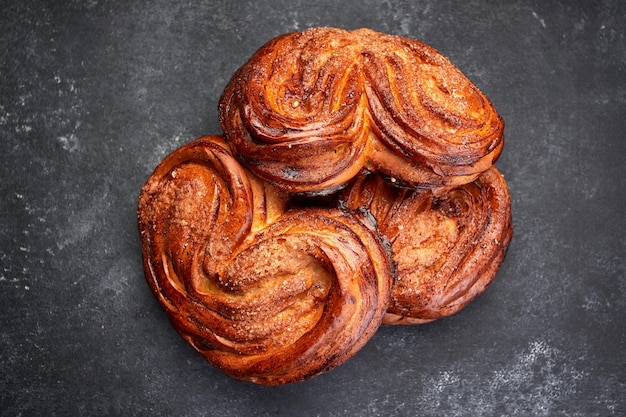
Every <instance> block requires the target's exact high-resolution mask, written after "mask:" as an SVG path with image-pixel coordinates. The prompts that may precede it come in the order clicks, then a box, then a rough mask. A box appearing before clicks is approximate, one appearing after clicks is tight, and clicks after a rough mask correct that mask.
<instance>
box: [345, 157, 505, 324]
mask: <svg viewBox="0 0 626 417" xmlns="http://www.w3.org/2000/svg"><path fill="white" fill-rule="evenodd" d="M341 200H342V204H344V205H345V206H347V207H351V208H355V207H367V208H368V209H369V210H371V212H372V214H373V215H374V217H375V218H376V219H377V221H378V224H379V227H380V231H381V233H383V234H384V235H385V236H386V237H387V238H388V239H389V241H390V242H391V247H392V250H393V259H394V261H395V262H396V263H397V268H398V278H397V282H396V285H395V287H394V288H393V291H392V296H391V301H390V305H389V308H388V310H387V315H386V316H385V318H384V320H383V322H384V323H385V324H420V323H427V322H429V321H433V320H436V319H438V318H442V317H445V316H449V315H451V314H454V313H456V312H458V311H459V310H461V309H462V308H463V307H465V306H466V305H467V304H468V303H469V302H470V301H472V300H473V299H474V298H475V297H477V296H478V295H479V294H481V293H482V292H483V291H484V290H485V289H486V288H487V286H488V285H489V284H490V283H491V282H492V280H493V278H494V277H495V274H496V272H497V271H498V269H499V267H500V264H501V263H502V261H503V258H504V255H505V252H506V248H507V247H508V244H509V242H510V240H511V236H512V233H513V228H512V223H511V208H510V197H509V191H508V187H507V185H506V182H505V180H504V177H503V176H502V175H501V174H500V173H499V172H498V170H497V169H496V168H495V167H492V168H490V169H489V170H487V171H486V172H485V173H483V174H482V175H481V176H480V177H479V178H478V179H477V180H475V181H474V182H472V183H470V184H465V185H462V186H458V187H454V188H452V189H448V190H440V191H438V192H433V191H432V190H407V189H401V188H397V187H392V186H390V185H389V184H388V183H387V182H386V181H384V180H383V179H382V178H381V177H380V176H378V175H376V174H372V173H364V174H362V175H360V176H359V177H357V179H355V181H354V182H353V183H352V184H351V185H350V186H349V187H348V188H347V189H346V190H345V191H344V194H343V195H342V199H341Z"/></svg>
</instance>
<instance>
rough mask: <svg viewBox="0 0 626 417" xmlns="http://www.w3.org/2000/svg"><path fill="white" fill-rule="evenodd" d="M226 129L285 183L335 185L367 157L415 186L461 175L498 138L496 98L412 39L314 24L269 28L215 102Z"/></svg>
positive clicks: (481, 165)
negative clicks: (290, 29) (273, 31)
mask: <svg viewBox="0 0 626 417" xmlns="http://www.w3.org/2000/svg"><path fill="white" fill-rule="evenodd" d="M219 118H220V122H221V125H222V129H223V131H224V135H225V138H226V140H227V141H228V142H229V143H230V144H231V145H232V147H233V151H234V153H235V155H236V156H237V158H238V159H239V160H240V161H241V162H242V163H243V164H244V165H245V166H246V167H247V168H248V169H250V170H251V171H252V172H254V173H255V174H257V175H258V176H260V177H262V178H263V179H265V180H267V181H269V182H271V183H272V184H274V185H275V186H276V187H278V188H280V189H282V190H286V191H290V192H320V193H323V192H329V191H333V190H336V189H337V188H339V187H341V186H342V185H344V184H345V183H347V182H348V181H349V180H350V179H351V178H353V177H354V176H355V175H356V174H357V173H359V172H360V171H361V169H363V168H364V167H365V168H368V169H370V170H373V171H378V172H379V173H381V174H382V175H385V176H387V177H391V178H393V179H394V180H396V181H398V182H401V183H403V184H405V185H409V186H413V187H445V186H453V185H461V184H466V183H469V182H471V181H473V180H474V179H476V178H477V177H478V176H479V175H480V174H481V173H482V172H484V171H486V170H487V169H488V168H489V167H490V166H491V165H492V164H493V162H494V161H495V160H496V159H497V158H498V156H499V155H500V152H501V150H502V146H503V140H504V135H503V129H504V123H503V121H502V119H501V117H500V116H499V115H498V113H497V112H496V110H495V108H494V106H493V105H492V103H491V102H490V101H489V100H488V99H487V97H486V96H485V95H484V94H482V93H481V92H480V91H479V89H478V88H477V87H476V86H475V85H474V84H472V83H471V82H470V81H469V80H468V79H467V77H465V76H464V75H463V74H462V73H461V71H459V69H458V68H456V67H455V66H454V65H453V64H452V63H451V62H450V61H449V60H448V59H446V58H445V57H444V56H442V55H441V54H440V53H439V52H438V51H436V50H435V49H433V48H431V47H430V46H428V45H425V44H424V43H422V42H419V41H417V40H415V39H410V38H405V37H399V36H392V35H387V34H382V33H378V32H374V31H372V30H368V29H359V30H355V31H345V30H341V29H333V28H315V29H309V30H306V31H303V32H297V33H291V34H286V35H282V36H279V37H277V38H275V39H272V40H271V41H269V42H268V43H267V44H265V45H264V46H262V47H261V48H260V49H259V50H258V51H257V52H256V53H255V54H254V55H252V57H251V58H250V59H249V60H248V61H247V62H246V63H245V64H244V65H243V66H242V67H240V68H239V69H238V70H237V72H236V73H235V74H234V76H233V77H232V79H231V80H230V82H229V83H228V85H227V86H226V88H225V90H224V92H223V94H222V97H221V99H220V103H219Z"/></svg>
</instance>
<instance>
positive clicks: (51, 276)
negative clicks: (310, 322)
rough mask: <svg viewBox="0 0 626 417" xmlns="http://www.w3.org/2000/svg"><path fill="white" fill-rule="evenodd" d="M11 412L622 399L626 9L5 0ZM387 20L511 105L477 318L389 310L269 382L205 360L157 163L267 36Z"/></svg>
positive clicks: (2, 339)
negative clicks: (174, 318)
mask: <svg viewBox="0 0 626 417" xmlns="http://www.w3.org/2000/svg"><path fill="white" fill-rule="evenodd" d="M0 5H1V6H2V7H1V9H2V16H0V135H1V137H0V191H1V195H2V198H1V199H0V219H1V221H0V320H1V325H0V326H1V327H0V369H1V371H0V414H1V415H3V416H20V415H24V416H27V415H28V416H32V415H46V416H54V415H59V416H61V415H63V416H65V415H73V416H78V415H123V416H132V415H151V416H171V415H180V416H209V415H210V416H293V415H300V416H356V415H361V416H413V415H420V416H444V415H445V416H467V415H472V416H481V415H484V416H493V415H508V416H613V415H614V416H618V415H624V414H625V413H626V408H625V407H626V394H625V393H626V356H625V353H624V352H625V351H626V326H625V323H626V271H625V268H626V260H625V255H626V244H625V243H624V237H623V234H624V230H625V229H626V209H625V205H626V164H625V162H624V157H625V156H626V138H625V134H626V133H625V132H626V39H625V28H626V3H624V2H622V1H621V0H606V1H586V2H578V1H570V2H565V1H530V0H521V1H499V2H492V1H478V0H474V1H466V0H459V1H449V2H442V1H435V0H431V1H412V0H396V1H393V0H388V1H372V0H354V1H353V0H347V1H341V2H340V1H336V2H333V1H329V0H319V1H301V0H289V1H287V0H281V1H273V2H269V1H267V2H250V1H242V2H235V1H231V0H217V1H197V2H190V1H185V2H179V1H172V0H157V1H148V0H135V1H116V2H114V1H102V0H86V1H65V2H49V1H48V2H45V1H36V0H24V1H5V0H0ZM321 25H325V26H337V27H343V28H347V29H350V28H358V27H370V28H372V29H375V30H379V31H384V32H389V33H394V34H400V35H406V36H411V37H415V38H419V39H421V40H423V41H425V42H427V43H429V44H431V45H432V46H434V47H436V48H438V49H439V50H440V51H441V52H442V53H443V54H444V55H446V56H448V57H449V58H450V59H451V60H452V61H453V62H454V63H455V64H456V65H457V66H459V67H460V68H461V69H462V70H463V71H464V72H465V73H466V74H467V75H468V76H469V78H470V79H472V80H473V81H474V83H475V84H477V85H478V86H479V87H480V88H481V89H482V90H483V91H484V92H485V93H486V94H487V95H488V96H489V97H490V98H491V99H492V101H493V102H494V104H495V105H496V107H497V108H498V110H499V112H500V113H501V114H502V116H503V117H504V118H505V120H506V123H507V125H506V126H507V128H506V137H507V142H506V145H505V149H504V153H503V155H502V157H501V159H500V160H499V161H498V163H497V165H498V167H499V168H500V170H501V171H502V172H504V173H505V175H506V177H507V180H508V181H509V185H510V188H511V193H512V200H513V210H514V223H515V227H516V230H515V235H514V238H513V242H512V244H511V246H510V250H509V253H508V255H507V258H506V260H505V263H504V265H503V266H502V269H501V270H500V273H499V275H498V277H497V278H496V280H495V281H494V283H493V284H492V286H490V287H489V288H488V290H487V291H486V292H485V293H484V294H483V295H482V296H481V297H480V298H479V299H477V300H476V301H474V302H473V303H472V304H470V306H468V307H467V308H466V309H465V310H463V311H462V312H461V313H459V314H457V315H456V316H453V317H450V318H448V319H444V320H440V321H437V322H434V323H432V324H428V325H424V326H419V327H383V328H381V329H380V330H379V332H378V333H377V334H376V336H375V337H374V338H373V339H372V340H371V341H370V342H369V344H368V345H367V346H366V347H365V348H364V349H363V350H362V351H361V352H359V353H358V354H357V355H356V356H355V357H354V358H353V359H352V360H350V361H348V362H347V363H346V364H345V365H343V366H341V367H339V368H337V369H336V370H334V371H332V372H329V373H327V374H324V375H322V376H320V377H318V378H315V379H313V380H310V381H308V382H305V383H301V384H295V385H289V386H283V387H277V388H266V387H259V386H254V385H250V384H244V383H240V382H236V381H234V380H231V379H229V378H228V377H225V376H224V375H222V374H221V373H220V372H218V371H216V370H214V369H213V368H211V367H210V366H209V365H208V364H206V363H205V362H204V360H203V359H202V358H201V357H200V356H199V355H198V354H196V353H195V352H194V351H193V350H192V349H191V348H190V347H188V346H187V345H186V344H185V342H184V341H183V340H182V339H181V338H180V337H179V336H178V335H177V334H176V333H175V332H174V331H173V329H172V328H171V327H170V326H169V324H168V322H167V320H166V318H165V315H164V314H163V312H162V311H161V309H160V307H159V306H158V304H157V302H156V300H155V299H154V297H153V296H152V294H151V293H150V291H149V289H148V286H147V285H146V283H145V280H144V278H143V270H142V265H141V254H140V248H139V239H138V234H137V231H136V220H135V208H136V200H137V196H138V193H139V189H140V187H141V185H142V184H143V182H144V181H145V180H146V178H147V177H148V176H149V175H150V173H151V172H152V170H153V169H154V167H155V166H156V164H157V163H158V162H159V161H160V160H161V159H162V158H163V157H164V156H165V155H166V154H167V153H168V152H169V151H171V150H173V149H175V148H176V147H178V146H180V145H182V144H183V143H186V142H188V141H190V140H192V139H193V138H195V137H197V136H200V135H202V134H207V133H218V132H219V125H218V122H217V115H216V112H217V110H216V107H217V100H218V97H219V95H220V93H221V91H222V89H223V87H224V86H225V84H226V83H227V81H228V79H229V78H230V76H231V75H232V73H233V72H234V71H235V69H236V68H237V67H238V66H239V65H241V64H242V63H243V62H244V61H245V60H246V59H247V58H248V57H249V55H250V54H252V53H253V52H254V51H255V50H256V49H257V48H258V47H259V46H261V44H262V43H264V42H265V41H267V40H269V39H270V38H272V37H274V36H276V35H278V34H280V33H283V32H288V31H293V30H301V29H305V28H307V27H311V26H321Z"/></svg>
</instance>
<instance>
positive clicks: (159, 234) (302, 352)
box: [138, 136, 394, 385]
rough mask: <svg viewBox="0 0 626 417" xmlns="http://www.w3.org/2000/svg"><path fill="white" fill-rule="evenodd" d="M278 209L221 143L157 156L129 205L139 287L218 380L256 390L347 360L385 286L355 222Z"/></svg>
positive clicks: (362, 218) (368, 224) (383, 304)
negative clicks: (220, 375) (139, 256)
mask: <svg viewBox="0 0 626 417" xmlns="http://www.w3.org/2000/svg"><path fill="white" fill-rule="evenodd" d="M287 205H288V196H287V195H286V194H285V193H283V192H281V191H279V190H277V189H276V188H275V187H273V186H272V185H270V184H268V183H267V182H264V181H263V180H261V179H259V178H257V177H255V176H254V175H251V174H250V173H249V172H248V171H247V170H246V169H245V168H243V167H242V166H241V165H240V164H239V163H238V162H237V160H236V159H235V158H234V157H233V156H232V153H231V151H230V149H229V147H228V145H227V144H226V143H225V142H224V141H223V139H222V137H220V136H211V137H202V138H199V139H197V140H195V141H193V142H191V143H189V144H187V145H185V146H183V147H181V148H179V149H178V150H176V151H174V152H173V153H171V154H170V155H169V156H167V157H166V158H165V159H164V160H163V161H162V162H161V164H159V166H158V167H157V168H156V170H155V171H154V173H153V174H152V175H151V176H150V178H149V179H148V181H147V182H146V184H145V185H144V187H143V188H142V191H141V194H140V198H139V204H138V219H139V230H140V236H141V242H142V251H143V257H144V269H145V271H146V278H147V281H148V283H149V285H150V288H151V290H152V291H153V292H154V294H155V295H156V297H157V299H158V300H159V302H160V304H161V306H162V307H163V308H164V310H165V311H166V313H167V314H168V316H169V319H170V320H171V322H172V324H173V326H174V328H175V329H176V330H177V331H178V332H179V333H180V334H181V335H182V337H183V338H185V339H186V340H187V341H188V342H189V343H190V344H191V345H192V346H193V347H194V348H195V349H196V350H197V351H199V352H200V353H201V354H202V355H203V356H204V357H205V358H206V359H207V361H208V362H209V363H211V364H212V365H214V366H215V367H217V368H219V369H221V370H222V371H223V372H225V373H226V374H228V375H230V376H232V377H234V378H237V379H240V380H245V381H251V382H255V383H259V384H264V385H279V384H285V383H291V382H297V381H303V380H306V379H308V378H311V377H313V376H315V375H318V374H320V373H322V372H324V371H327V370H329V369H332V368H334V367H336V366H338V365H340V364H341V363H343V362H345V361H346V360H347V359H348V358H350V357H351V356H352V355H353V354H354V353H356V351H358V350H359V349H360V348H361V347H362V346H363V345H364V344H365V343H366V342H367V340H369V338H370V337H371V336H372V335H373V334H374V332H375V331H376V330H377V329H378V327H379V326H380V324H381V321H382V318H383V316H384V314H385V312H386V309H387V305H388V302H389V298H390V292H391V286H392V283H393V279H394V277H393V275H392V271H393V269H392V267H391V261H390V254H389V247H388V245H386V244H385V242H384V240H383V239H382V238H380V236H379V234H378V232H377V230H376V229H375V226H374V223H373V222H372V221H371V219H370V218H368V217H367V216H366V215H363V214H359V212H358V211H347V210H339V209H320V208H314V207H308V208H293V209H289V208H288V206H287Z"/></svg>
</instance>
